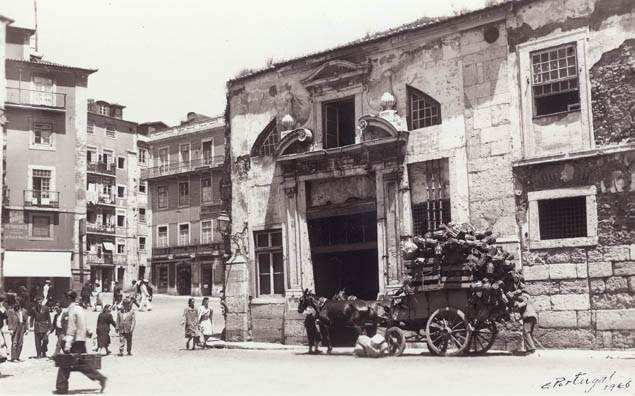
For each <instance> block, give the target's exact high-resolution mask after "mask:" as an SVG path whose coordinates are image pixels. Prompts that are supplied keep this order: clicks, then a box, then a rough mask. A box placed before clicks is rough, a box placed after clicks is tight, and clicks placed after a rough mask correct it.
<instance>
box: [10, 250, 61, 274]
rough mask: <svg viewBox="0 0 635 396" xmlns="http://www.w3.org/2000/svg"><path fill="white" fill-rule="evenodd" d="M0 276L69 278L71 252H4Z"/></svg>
mask: <svg viewBox="0 0 635 396" xmlns="http://www.w3.org/2000/svg"><path fill="white" fill-rule="evenodd" d="M2 274H3V275H4V276H5V277H48V278H53V277H63V278H69V277H70V276H71V252H31V251H21V252H19V251H5V252H4V263H3V270H2Z"/></svg>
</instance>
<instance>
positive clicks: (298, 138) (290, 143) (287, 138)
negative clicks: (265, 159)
mask: <svg viewBox="0 0 635 396" xmlns="http://www.w3.org/2000/svg"><path fill="white" fill-rule="evenodd" d="M312 142H313V132H312V131H311V130H310V129H308V128H298V129H294V130H292V131H290V132H288V133H286V134H285V135H284V137H283V138H282V139H281V140H280V142H279V143H278V145H277V146H276V152H275V156H276V157H279V156H281V155H285V154H297V153H304V152H307V151H309V146H310V145H311V143H312Z"/></svg>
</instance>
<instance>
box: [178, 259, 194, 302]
mask: <svg viewBox="0 0 635 396" xmlns="http://www.w3.org/2000/svg"><path fill="white" fill-rule="evenodd" d="M176 268H177V278H176V291H177V293H178V294H179V295H181V296H189V295H190V294H192V266H191V265H190V263H180V264H179V265H177V266H176Z"/></svg>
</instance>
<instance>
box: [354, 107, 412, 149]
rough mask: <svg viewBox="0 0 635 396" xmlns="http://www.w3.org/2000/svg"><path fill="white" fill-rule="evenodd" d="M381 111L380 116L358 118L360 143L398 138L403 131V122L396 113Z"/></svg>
mask: <svg viewBox="0 0 635 396" xmlns="http://www.w3.org/2000/svg"><path fill="white" fill-rule="evenodd" d="M389 112H390V111H388V110H387V111H382V113H387V114H381V113H380V116H372V115H365V116H362V117H360V118H359V121H358V124H359V129H360V130H361V131H362V142H367V141H369V140H375V139H386V138H393V137H397V136H399V132H402V131H405V130H406V128H405V127H404V126H405V122H404V121H403V119H401V117H399V116H398V115H397V114H396V112H394V111H392V112H390V113H389Z"/></svg>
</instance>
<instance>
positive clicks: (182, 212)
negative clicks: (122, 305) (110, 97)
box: [139, 113, 228, 296]
mask: <svg viewBox="0 0 635 396" xmlns="http://www.w3.org/2000/svg"><path fill="white" fill-rule="evenodd" d="M140 127H141V129H140V134H139V146H140V148H139V155H140V156H143V158H144V159H143V162H144V163H145V164H146V166H145V167H142V168H141V180H142V181H145V182H147V191H148V194H149V195H148V196H149V198H150V200H149V205H148V212H146V213H151V216H152V256H151V261H152V270H151V273H152V281H153V283H154V284H155V285H156V286H157V287H158V291H159V292H161V293H170V294H180V295H204V296H219V295H220V293H221V289H222V285H223V279H224V278H223V276H224V266H223V260H224V257H223V256H224V244H223V235H222V233H221V232H220V231H221V228H220V227H219V220H220V222H221V223H222V222H227V221H228V218H227V215H225V214H223V210H222V204H221V197H220V181H221V177H222V173H223V165H224V139H225V136H224V133H225V129H224V119H223V117H215V118H211V117H207V116H204V115H201V114H196V113H189V114H188V115H187V120H186V121H184V122H182V123H181V125H179V126H175V127H171V128H166V127H165V124H162V123H146V124H141V126H140ZM142 153H143V154H142ZM147 241H148V240H147Z"/></svg>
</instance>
